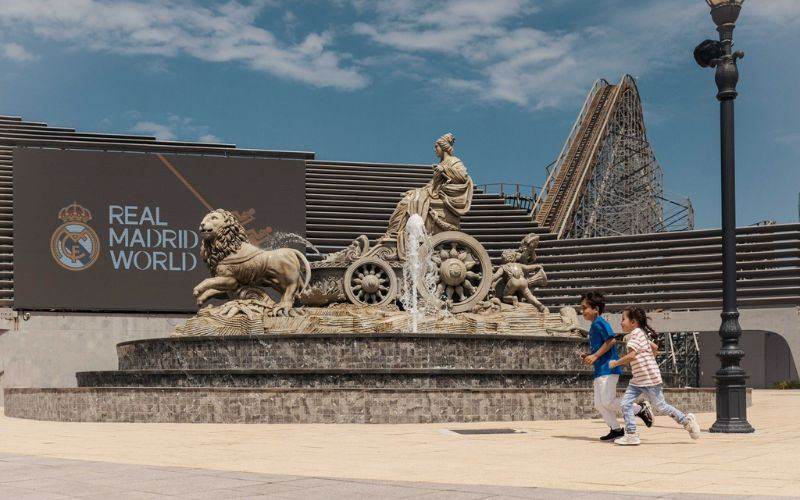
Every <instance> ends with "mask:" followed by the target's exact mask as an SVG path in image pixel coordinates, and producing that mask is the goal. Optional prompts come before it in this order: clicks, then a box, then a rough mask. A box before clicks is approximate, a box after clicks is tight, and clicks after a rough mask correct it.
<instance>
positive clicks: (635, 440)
mask: <svg viewBox="0 0 800 500" xmlns="http://www.w3.org/2000/svg"><path fill="white" fill-rule="evenodd" d="M614 442H615V443H617V444H619V445H622V446H636V445H638V444H641V443H642V442H641V441H640V440H639V435H638V434H636V433H635V432H634V433H633V434H629V433H627V432H626V433H625V435H624V436H622V437H621V438H617V439H615V440H614Z"/></svg>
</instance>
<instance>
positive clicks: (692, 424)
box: [683, 413, 700, 439]
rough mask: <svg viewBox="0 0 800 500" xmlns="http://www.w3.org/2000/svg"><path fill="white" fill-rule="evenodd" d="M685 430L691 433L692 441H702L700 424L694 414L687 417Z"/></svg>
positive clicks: (684, 423)
mask: <svg viewBox="0 0 800 500" xmlns="http://www.w3.org/2000/svg"><path fill="white" fill-rule="evenodd" d="M683 428H684V429H686V431H687V432H688V433H689V435H690V436H691V437H692V439H700V424H698V423H697V419H696V418H695V416H694V415H693V414H691V413H690V414H688V415H686V420H684V421H683Z"/></svg>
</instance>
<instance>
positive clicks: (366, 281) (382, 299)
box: [344, 257, 397, 306]
mask: <svg viewBox="0 0 800 500" xmlns="http://www.w3.org/2000/svg"><path fill="white" fill-rule="evenodd" d="M344 293H345V295H347V299H348V300H349V301H350V302H352V303H353V304H357V305H364V306H384V305H386V304H389V303H390V302H392V301H393V300H394V299H395V298H396V297H397V275H396V274H395V272H394V269H392V267H391V266H390V265H389V263H388V262H386V261H384V260H381V259H376V258H374V257H365V258H363V259H359V260H357V261H355V262H353V263H352V264H350V267H348V268H347V270H346V271H345V273H344Z"/></svg>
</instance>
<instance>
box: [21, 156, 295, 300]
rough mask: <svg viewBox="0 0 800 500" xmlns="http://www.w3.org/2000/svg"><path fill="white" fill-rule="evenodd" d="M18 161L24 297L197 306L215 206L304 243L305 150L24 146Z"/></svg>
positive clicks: (270, 236) (266, 240)
mask: <svg viewBox="0 0 800 500" xmlns="http://www.w3.org/2000/svg"><path fill="white" fill-rule="evenodd" d="M13 162H14V163H13V164H14V307H15V308H16V309H30V310H42V309H54V310H77V311H144V312H146V311H153V312H155V311H164V312H166V311H169V312H183V311H185V312H189V311H195V310H197V306H196V304H195V300H194V297H193V296H192V288H193V287H194V286H195V285H196V284H197V283H199V282H200V281H202V280H203V279H205V278H207V277H209V272H208V268H207V267H206V265H205V263H204V262H203V261H202V260H201V258H200V235H199V232H198V226H199V224H200V221H201V220H202V218H203V216H204V215H205V214H206V213H207V212H209V211H210V210H211V209H215V208H225V209H227V210H230V211H231V212H234V214H235V215H236V216H237V217H238V218H239V220H240V222H242V224H243V225H244V227H245V229H246V230H247V233H248V236H249V238H250V241H251V242H252V243H254V244H257V245H260V246H262V247H270V246H273V244H274V243H276V242H278V241H280V242H281V244H282V245H286V244H287V243H286V242H290V243H295V244H298V245H299V249H301V250H302V246H301V244H300V242H301V241H303V240H302V237H303V236H305V234H304V231H305V162H304V161H303V160H294V159H291V160H290V159H264V158H236V157H212V156H193V155H174V154H152V153H109V152H97V151H63V150H50V149H29V148H18V149H15V151H14V160H13ZM287 235H288V236H287ZM293 235H297V236H293Z"/></svg>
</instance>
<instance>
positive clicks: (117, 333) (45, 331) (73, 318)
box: [0, 313, 186, 406]
mask: <svg viewBox="0 0 800 500" xmlns="http://www.w3.org/2000/svg"><path fill="white" fill-rule="evenodd" d="M185 319H186V318H185V317H180V316H163V315H131V314H66V313H31V317H30V319H29V320H27V321H24V320H23V319H22V318H19V319H18V320H17V321H16V324H14V322H7V324H6V326H8V327H10V328H9V329H8V330H6V331H5V332H3V331H2V330H0V333H2V334H0V371H3V372H4V373H3V375H2V377H0V385H2V387H75V386H76V384H77V381H76V379H75V372H78V371H91V370H116V369H117V350H116V345H117V343H119V342H124V341H126V340H137V339H144V338H152V337H166V336H169V335H170V334H171V333H172V331H173V330H174V329H175V326H176V325H177V324H180V323H182V322H183V321H185ZM1 405H2V391H0V406H1Z"/></svg>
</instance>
